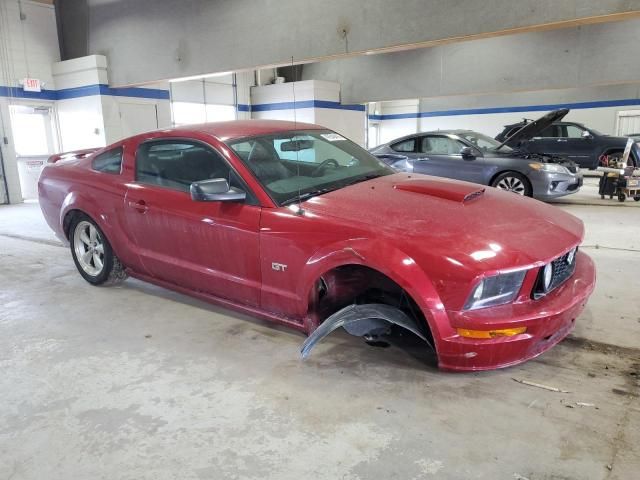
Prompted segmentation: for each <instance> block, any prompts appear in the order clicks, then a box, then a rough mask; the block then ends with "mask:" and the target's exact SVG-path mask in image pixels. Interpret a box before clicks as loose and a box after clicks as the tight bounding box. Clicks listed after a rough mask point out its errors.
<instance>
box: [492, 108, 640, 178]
mask: <svg viewBox="0 0 640 480" xmlns="http://www.w3.org/2000/svg"><path fill="white" fill-rule="evenodd" d="M555 112H557V115H558V117H559V119H558V120H557V121H555V122H554V123H553V124H551V125H549V126H548V127H546V128H545V129H544V130H542V131H541V132H540V133H539V134H538V135H536V136H535V137H531V138H527V139H518V138H517V136H516V140H517V144H516V143H514V142H512V141H507V142H506V144H507V145H509V146H510V147H512V148H517V149H519V150H522V151H526V152H529V153H537V154H546V155H554V156H559V157H566V158H568V159H570V160H573V161H574V162H576V163H577V164H578V165H579V166H580V167H581V168H588V169H590V170H593V169H595V168H597V167H598V165H599V164H600V157H601V156H602V155H609V156H611V155H616V156H620V157H622V154H623V152H624V148H625V146H626V144H627V141H628V137H612V136H610V135H604V134H602V133H600V132H598V131H597V130H594V129H593V128H589V127H585V126H584V125H583V124H581V123H576V122H562V121H560V119H562V118H564V117H565V116H566V115H567V113H569V109H567V108H563V109H560V110H556V111H555ZM530 122H531V120H527V119H525V120H523V121H522V122H519V123H514V124H511V125H506V126H505V127H504V130H503V131H502V133H500V134H499V135H498V136H496V140H498V141H499V142H504V141H505V139H509V137H513V135H514V133H515V132H517V131H518V130H519V129H521V128H522V127H524V126H525V125H527V124H529V123H530ZM629 163H630V164H632V165H634V166H638V165H640V148H639V147H638V145H634V146H633V148H632V150H631V154H630V156H629Z"/></svg>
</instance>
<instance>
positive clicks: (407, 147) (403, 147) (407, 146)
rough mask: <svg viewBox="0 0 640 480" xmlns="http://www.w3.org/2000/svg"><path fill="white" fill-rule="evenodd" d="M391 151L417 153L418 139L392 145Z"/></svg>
mask: <svg viewBox="0 0 640 480" xmlns="http://www.w3.org/2000/svg"><path fill="white" fill-rule="evenodd" d="M391 149H392V150H395V151H396V152H404V153H411V152H415V151H416V139H415V138H412V139H410V140H405V141H404V142H400V143H396V144H394V145H391Z"/></svg>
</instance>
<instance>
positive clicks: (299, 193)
mask: <svg viewBox="0 0 640 480" xmlns="http://www.w3.org/2000/svg"><path fill="white" fill-rule="evenodd" d="M291 72H292V74H293V82H292V83H291V91H292V93H293V125H294V129H295V130H296V131H297V130H298V113H297V112H296V76H297V75H296V67H295V65H294V64H293V56H291ZM294 138H295V137H294ZM292 140H293V139H292ZM296 176H297V177H298V211H297V212H296V213H297V214H298V215H304V210H302V198H301V196H302V195H301V189H300V149H299V148H298V146H297V145H296Z"/></svg>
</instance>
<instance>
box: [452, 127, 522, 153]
mask: <svg viewBox="0 0 640 480" xmlns="http://www.w3.org/2000/svg"><path fill="white" fill-rule="evenodd" d="M458 135H459V136H460V137H462V138H464V139H465V140H466V141H467V142H469V143H471V144H472V145H473V146H474V147H476V148H477V149H478V150H480V151H482V152H485V153H486V152H489V151H494V150H496V149H497V148H498V147H499V146H500V142H498V141H497V140H495V139H493V138H491V137H489V136H488V135H484V134H482V133H478V132H459V133H458ZM500 151H502V152H507V153H508V152H511V151H513V149H512V148H511V147H508V146H506V145H503V146H502V148H500Z"/></svg>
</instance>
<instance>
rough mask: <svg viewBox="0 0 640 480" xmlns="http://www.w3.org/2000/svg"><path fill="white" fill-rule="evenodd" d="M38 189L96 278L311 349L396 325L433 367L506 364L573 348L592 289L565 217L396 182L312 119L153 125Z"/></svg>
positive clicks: (53, 172) (475, 193) (491, 192)
mask: <svg viewBox="0 0 640 480" xmlns="http://www.w3.org/2000/svg"><path fill="white" fill-rule="evenodd" d="M83 155H84V153H83V154H82V155H79V157H82V156H83ZM39 192H40V205H41V208H42V211H43V213H44V216H45V218H46V220H47V222H48V223H49V225H50V226H51V228H52V229H53V230H54V231H55V232H56V233H57V235H58V236H59V237H60V238H61V239H63V240H64V241H68V242H69V244H70V248H71V254H72V256H73V260H74V262H75V264H76V266H77V268H78V271H79V272H80V274H81V275H82V276H83V277H84V278H85V279H86V280H87V281H88V282H90V283H91V284H94V285H100V284H112V283H115V282H117V281H122V280H124V279H125V278H126V277H127V276H128V275H131V276H133V277H136V278H139V279H142V280H146V281H148V282H152V283H155V284H158V285H161V286H163V287H167V288H170V289H174V290H177V291H180V292H183V293H187V294H190V295H193V296H196V297H199V298H201V299H204V300H208V301H211V302H213V303H217V304H219V305H223V306H227V307H231V308H234V309H237V310H240V311H243V312H245V313H249V314H252V315H255V316H258V317H261V318H264V319H268V320H272V321H274V322H277V323H281V324H285V325H288V326H290V327H293V328H295V329H298V330H301V331H303V332H306V333H307V334H309V337H308V338H307V339H306V341H305V342H304V344H303V346H302V355H303V357H306V356H307V355H308V354H309V351H310V349H311V348H312V347H313V345H314V344H315V343H316V342H317V341H319V340H320V339H322V338H323V337H324V336H326V335H328V334H329V333H330V332H331V331H333V330H334V329H336V328H338V327H343V328H344V329H345V330H347V332H349V333H351V334H353V335H357V336H361V337H364V339H365V340H366V341H369V342H372V341H379V340H380V339H381V338H383V337H384V336H385V335H388V334H389V333H390V332H391V331H392V330H393V329H398V328H402V329H406V330H409V331H411V332H413V333H414V334H415V335H417V336H418V337H420V338H422V339H423V340H424V341H425V342H427V343H429V344H430V345H431V346H432V347H433V348H434V349H435V352H436V354H437V358H438V363H439V366H440V367H441V368H445V369H452V370H485V369H492V368H497V367H505V366H509V365H513V364H516V363H519V362H522V361H524V360H527V359H529V358H532V357H535V356H537V355H539V354H540V353H542V352H544V351H545V350H547V349H549V348H550V347H552V346H553V345H555V344H556V343H557V342H559V341H560V340H561V339H563V338H564V337H565V336H566V335H567V334H568V333H569V332H570V331H571V329H572V327H573V326H574V323H575V320H576V318H577V317H578V315H580V312H581V311H582V309H583V307H584V306H585V303H586V301H587V298H588V297H589V295H590V294H591V292H592V290H593V288H594V284H595V270H594V266H593V263H592V261H591V259H590V258H589V257H588V256H587V255H586V254H584V253H583V252H581V251H579V250H578V245H579V244H580V242H581V240H582V238H583V226H582V223H581V222H580V220H578V219H576V218H574V217H573V216H571V215H569V214H567V213H564V212H562V211H561V210H559V209H557V208H555V207H552V206H548V205H545V204H543V203H540V202H538V201H536V200H532V199H529V198H522V197H520V196H517V195H513V194H512V193H509V192H503V191H499V190H496V189H493V188H489V187H484V186H480V185H475V184H471V183H463V182H457V181H451V180H445V179H441V178H432V177H428V176H422V175H416V174H406V173H394V172H393V171H391V170H390V169H389V168H388V167H386V166H385V165H384V164H382V163H380V161H378V160H377V159H376V158H374V157H373V156H371V155H370V154H369V153H367V152H366V151H365V150H363V149H361V148H360V147H358V146H357V145H355V144H354V143H352V142H350V141H349V140H347V139H345V138H344V137H342V136H340V135H338V134H337V133H335V132H332V131H329V130H327V129H325V128H323V127H319V126H316V125H308V124H300V123H298V124H294V123H288V122H277V121H258V120H253V121H236V122H227V123H218V124H208V125H202V126H191V127H185V128H176V129H171V130H163V131H157V132H151V133H146V134H143V135H138V136H135V137H131V138H128V139H126V140H122V141H120V142H118V143H115V144H113V145H110V146H108V147H106V148H103V149H101V150H98V151H96V152H94V153H92V154H89V155H88V156H86V157H84V158H74V156H73V154H70V155H69V154H67V156H66V157H65V158H64V159H62V160H59V161H57V162H55V163H50V164H49V165H47V166H46V167H45V169H44V171H43V173H42V176H41V177H40V182H39Z"/></svg>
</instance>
